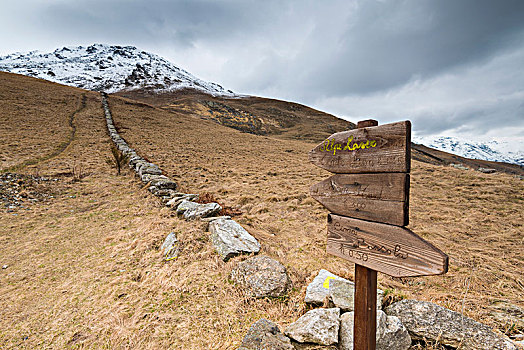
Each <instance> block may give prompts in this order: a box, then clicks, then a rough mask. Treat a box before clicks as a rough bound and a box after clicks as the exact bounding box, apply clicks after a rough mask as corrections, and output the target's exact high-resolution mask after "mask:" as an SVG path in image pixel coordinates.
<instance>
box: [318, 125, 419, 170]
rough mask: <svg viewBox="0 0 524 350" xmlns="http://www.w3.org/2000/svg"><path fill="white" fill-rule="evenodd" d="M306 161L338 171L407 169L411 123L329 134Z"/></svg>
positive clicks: (408, 166)
mask: <svg viewBox="0 0 524 350" xmlns="http://www.w3.org/2000/svg"><path fill="white" fill-rule="evenodd" d="M309 160H310V161H311V162H312V163H313V164H315V165H316V166H319V167H321V168H323V169H326V170H327V171H330V172H332V173H338V174H340V173H342V174H358V173H377V172H378V173H388V172H409V171H410V167H411V122H410V121H408V120H406V121H403V122H398V123H391V124H384V125H381V126H372V127H365V128H361V129H354V130H349V131H343V132H339V133H336V134H333V135H331V136H330V137H328V138H327V139H326V140H324V141H323V142H322V143H321V144H319V145H318V146H316V147H315V148H314V149H312V150H311V151H310V152H309Z"/></svg>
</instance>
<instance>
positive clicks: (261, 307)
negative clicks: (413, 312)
mask: <svg viewBox="0 0 524 350" xmlns="http://www.w3.org/2000/svg"><path fill="white" fill-rule="evenodd" d="M0 79H1V83H0V94H3V95H2V96H4V95H9V90H8V89H7V88H5V87H6V86H8V84H7V83H4V79H15V81H16V85H18V86H21V87H23V86H26V85H27V89H29V90H30V86H31V85H32V84H42V89H41V90H35V92H34V94H27V95H26V96H25V97H22V96H21V97H20V98H19V104H20V108H27V109H28V110H38V108H39V107H38V106H40V104H41V101H43V100H45V99H46V98H48V97H47V96H55V97H56V98H65V97H64V96H70V101H72V102H70V103H69V107H68V108H69V109H68V113H64V117H62V119H63V120H64V121H65V122H67V120H68V119H67V118H68V116H70V115H71V113H72V112H74V111H75V110H78V108H79V106H81V102H82V96H84V95H85V96H86V97H85V107H84V108H82V109H81V110H79V111H78V112H77V113H76V114H75V117H74V125H75V126H76V131H75V134H74V137H73V138H72V140H71V142H70V144H69V145H68V146H67V147H66V148H65V149H64V150H62V151H61V152H60V153H58V154H56V155H53V152H55V151H56V149H57V147H56V145H60V144H61V143H62V142H64V141H67V140H68V128H67V127H65V128H64V132H62V133H51V132H49V134H47V133H46V134H45V135H46V136H45V137H47V140H48V141H47V142H48V143H52V144H53V145H55V147H49V149H48V150H47V151H45V152H44V151H42V152H41V153H36V154H34V155H33V158H32V157H31V154H29V155H28V156H26V157H25V158H23V159H24V161H31V162H30V163H32V164H28V165H26V166H19V167H18V169H17V171H18V172H21V173H27V174H36V173H38V174H40V175H46V176H49V177H52V178H57V179H58V181H55V182H52V184H51V185H50V187H49V188H47V189H46V191H49V193H52V194H53V196H54V198H50V199H49V200H47V201H45V202H43V201H39V202H35V203H33V204H27V205H26V207H27V209H28V210H26V209H13V210H10V211H8V210H5V209H2V210H0V222H2V225H0V247H1V248H0V265H8V267H7V268H6V269H2V270H0V295H2V298H0V320H1V321H0V348H2V349H4V348H8V349H10V348H13V349H14V348H22V349H23V348H26V349H33V348H43V349H45V348H49V349H51V348H53V349H55V348H89V349H99V348H116V349H119V348H121V349H151V348H170V349H236V348H237V347H238V345H239V344H240V341H241V339H242V337H243V335H244V334H245V333H246V331H247V329H248V328H249V326H250V324H251V323H252V322H254V321H256V320H258V319H259V318H261V317H265V318H268V319H270V320H272V321H275V322H277V323H279V324H280V325H281V326H282V327H285V326H286V325H287V324H289V323H291V322H293V321H295V320H296V319H297V317H298V316H300V315H301V314H303V313H304V311H305V310H306V307H305V305H304V303H303V298H304V294H305V288H306V286H307V283H308V282H309V281H311V279H312V277H313V275H314V274H315V273H316V272H317V271H318V270H319V269H320V268H325V269H328V270H330V271H332V272H334V273H336V274H338V275H341V276H343V277H347V278H350V279H351V278H352V276H353V269H354V268H353V265H352V264H351V263H348V262H346V261H343V260H341V259H338V258H336V257H333V256H329V255H327V254H326V253H325V241H326V215H327V210H325V209H324V208H322V207H321V206H320V205H319V204H318V203H317V202H316V201H314V200H313V199H312V198H311V197H309V195H308V188H309V186H310V185H311V184H313V183H316V182H318V181H320V180H322V179H324V178H325V177H327V176H328V175H329V174H328V173H327V172H325V171H323V170H321V169H318V168H316V167H314V166H313V165H311V164H309V162H308V160H307V152H308V151H309V150H310V149H311V148H312V147H313V146H314V145H315V144H314V143H312V142H307V141H301V140H293V139H282V138H274V137H269V136H257V135H252V134H247V133H242V132H240V131H237V130H233V129H231V128H227V127H224V126H220V125H218V124H217V123H215V122H213V121H205V120H204V121H203V120H201V119H199V118H196V117H194V116H192V115H191V113H186V112H184V111H172V110H170V111H168V110H164V109H162V108H156V107H152V106H150V105H147V104H144V103H143V102H136V101H131V100H128V99H123V98H120V97H110V98H109V104H110V107H111V109H112V112H113V118H114V120H115V123H116V125H117V127H118V128H119V131H120V132H121V135H122V137H124V138H125V139H126V141H127V142H128V143H129V144H130V145H131V146H132V147H134V148H135V149H136V150H137V151H138V152H139V153H140V154H141V155H143V156H145V157H147V158H148V159H149V160H150V161H152V162H154V163H156V164H158V165H160V166H161V167H162V168H163V169H164V170H165V171H166V172H167V174H168V176H170V177H172V178H174V179H176V180H177V181H178V182H179V183H180V185H181V187H182V188H181V189H182V190H183V191H186V192H191V193H192V192H197V193H205V192H208V193H211V194H212V195H213V196H215V197H216V198H217V199H218V200H219V201H220V202H221V203H223V204H225V205H228V206H231V207H233V208H237V209H239V210H240V211H241V212H242V214H241V215H238V216H237V217H236V218H235V219H236V220H237V221H238V222H240V223H241V224H242V225H243V226H245V227H246V228H247V229H248V231H249V232H250V233H252V234H253V235H254V236H255V237H256V238H257V239H258V240H259V241H260V242H261V244H262V251H261V254H265V255H269V256H271V257H273V258H276V259H278V260H280V261H281V262H282V263H283V264H284V265H285V266H286V267H287V268H288V271H289V273H290V276H291V279H292V281H293V285H294V289H293V291H292V292H291V293H290V295H289V297H288V298H283V299H275V300H269V299H263V300H257V299H253V298H251V297H249V296H247V295H246V294H244V292H243V291H242V290H241V289H239V288H237V287H236V286H235V285H234V284H232V283H231V281H230V279H229V277H228V274H229V272H230V271H231V269H232V268H233V266H234V265H235V264H236V263H237V262H238V261H240V260H242V259H244V258H245V257H239V258H235V259H233V260H232V261H230V262H228V263H224V262H223V261H222V260H221V259H220V258H219V257H218V255H217V254H216V253H215V252H214V249H213V248H212V246H211V244H210V242H209V240H208V233H207V232H206V229H205V225H204V224H201V223H198V222H197V223H194V222H192V223H187V222H185V221H182V220H179V219H177V218H176V217H174V216H173V213H172V211H170V210H169V209H167V208H165V207H163V206H162V204H161V203H160V202H159V201H158V200H157V199H155V198H153V196H151V195H150V194H149V193H148V192H147V190H145V189H144V188H143V186H142V184H141V183H140V182H139V181H138V180H137V179H135V178H134V176H133V175H131V173H130V172H129V173H127V174H126V176H116V170H115V169H113V168H111V167H110V166H109V165H108V164H107V163H106V161H105V159H107V158H110V157H111V153H110V142H109V138H108V136H107V134H106V131H105V120H104V118H103V112H102V108H101V103H100V98H99V96H98V95H97V94H95V93H91V92H87V91H82V90H78V89H73V88H66V87H61V86H58V85H56V84H50V83H45V82H42V81H39V80H35V79H31V78H26V77H17V76H13V75H0ZM6 90H8V91H6ZM39 91H41V92H39ZM18 94H19V93H18V92H17V93H16V95H17V96H18ZM12 98H14V97H12ZM5 110H6V111H11V110H14V109H9V108H7V107H6V109H5ZM57 110H59V109H56V110H55V111H57ZM18 115H19V114H18V113H15V112H7V113H6V112H5V111H4V110H2V116H3V118H5V120H6V122H5V123H6V124H7V125H14V124H15V123H16V121H17V118H18ZM25 116H26V117H25V118H26V120H27V122H28V123H29V124H32V123H35V125H37V123H39V121H40V119H41V118H42V115H41V114H39V113H36V112H35V113H29V112H28V113H26V114H25ZM66 125H67V123H66ZM5 142H6V143H8V144H15V143H16V144H19V145H21V146H23V147H25V149H32V148H35V149H36V145H38V144H39V143H40V142H41V141H40V140H39V139H33V138H31V137H28V136H27V135H25V134H24V135H22V134H21V133H15V132H12V133H10V134H8V140H7V141H5ZM2 151H4V152H5V149H4V146H2ZM50 155H52V156H50ZM11 164H14V163H9V164H3V165H2V169H6V168H7V167H8V166H10V165H11ZM73 165H74V166H73ZM522 193H524V184H523V182H522V181H520V180H518V179H517V178H515V177H513V176H510V175H506V174H489V175H488V174H482V173H479V172H475V171H461V170H458V169H454V168H444V167H440V166H435V165H431V164H425V163H421V162H418V161H413V170H412V180H411V194H410V197H411V214H410V218H411V225H410V228H412V229H413V230H414V231H415V232H416V233H418V234H419V235H421V236H422V237H424V238H425V239H426V240H428V241H430V242H431V243H433V244H435V245H436V246H437V247H439V248H440V249H442V250H443V251H444V252H446V253H448V254H449V256H450V271H449V273H448V274H446V275H443V276H433V277H420V278H403V279H396V278H390V277H388V276H385V275H382V274H379V287H380V288H382V289H390V290H391V291H392V295H393V296H394V297H395V298H400V297H409V298H416V299H419V300H429V301H433V302H436V303H438V304H440V305H443V306H445V307H448V308H451V309H453V310H457V311H463V312H464V313H465V314H466V315H468V316H470V317H473V318H474V319H476V320H479V321H481V322H484V323H487V324H489V325H491V326H493V327H495V328H497V329H499V330H500V331H501V332H509V330H508V329H507V325H504V324H500V323H497V321H496V320H495V319H494V318H492V316H490V314H489V311H490V307H491V306H492V305H493V304H494V303H495V302H496V301H499V300H505V301H509V302H511V303H513V304H516V305H519V306H521V307H524V303H523V300H524V287H523V286H524V279H523V277H522V273H521V272H522V271H523V270H524V260H523V255H522V249H520V246H521V245H522V239H523V233H522V232H523V228H522V223H523V222H524V213H523V211H522V207H523V204H524V198H523V196H522ZM171 231H176V232H177V234H178V237H179V240H180V243H181V254H180V257H179V258H178V259H177V260H174V261H171V262H168V263H165V262H163V261H162V257H161V253H160V251H159V247H160V245H161V243H162V241H163V239H164V237H165V236H166V235H167V234H168V233H169V232H171ZM429 348H432V347H431V346H428V349H429Z"/></svg>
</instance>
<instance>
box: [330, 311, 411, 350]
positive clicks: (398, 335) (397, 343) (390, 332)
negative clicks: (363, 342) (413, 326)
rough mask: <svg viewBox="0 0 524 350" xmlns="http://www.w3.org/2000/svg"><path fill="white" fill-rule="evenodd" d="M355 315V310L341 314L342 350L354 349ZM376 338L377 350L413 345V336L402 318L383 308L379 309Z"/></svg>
mask: <svg viewBox="0 0 524 350" xmlns="http://www.w3.org/2000/svg"><path fill="white" fill-rule="evenodd" d="M354 316H355V313H354V312H346V313H344V314H342V316H340V344H339V349H340V350H353V327H354ZM376 340H377V350H391V349H395V350H407V349H409V347H410V346H411V337H410V336H409V333H408V331H407V329H406V327H404V326H403V325H402V322H400V319H399V318H398V317H395V316H387V315H386V314H385V313H384V311H382V310H377V333H376Z"/></svg>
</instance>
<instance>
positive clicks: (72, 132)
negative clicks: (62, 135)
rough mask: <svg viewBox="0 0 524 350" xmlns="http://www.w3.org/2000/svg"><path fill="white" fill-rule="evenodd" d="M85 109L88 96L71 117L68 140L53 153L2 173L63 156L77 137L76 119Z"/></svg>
mask: <svg viewBox="0 0 524 350" xmlns="http://www.w3.org/2000/svg"><path fill="white" fill-rule="evenodd" d="M85 108H86V94H83V95H82V98H81V100H80V106H79V107H78V108H77V109H76V110H75V111H74V112H73V113H72V114H71V116H70V117H69V121H68V124H69V128H70V131H69V135H68V137H67V140H65V141H63V142H62V143H60V144H59V145H58V147H57V148H56V149H55V150H54V151H53V152H51V153H50V154H48V155H45V156H42V157H39V158H34V159H29V160H26V161H24V162H22V163H20V164H16V165H14V166H11V167H9V168H6V169H3V170H2V172H18V171H21V170H22V169H24V168H25V167H28V166H35V165H38V164H39V163H42V162H45V161H48V160H50V159H53V158H56V157H58V156H59V155H60V154H62V153H63V152H64V151H65V150H66V149H67V147H69V145H71V142H73V140H74V138H75V135H76V125H75V118H76V116H77V115H78V113H80V112H82V111H83V110H84V109H85Z"/></svg>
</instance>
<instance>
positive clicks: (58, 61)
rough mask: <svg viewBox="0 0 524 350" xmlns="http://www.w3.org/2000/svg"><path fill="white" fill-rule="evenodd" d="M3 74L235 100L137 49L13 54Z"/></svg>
mask: <svg viewBox="0 0 524 350" xmlns="http://www.w3.org/2000/svg"><path fill="white" fill-rule="evenodd" d="M0 71H4V72H10V73H17V74H23V75H27V76H31V77H35V78H40V79H45V80H50V81H53V82H56V83H61V84H64V85H70V86H76V87H79V88H83V89H87V90H95V91H104V92H107V93H114V92H117V91H124V90H135V89H151V90H154V91H159V92H167V91H175V90H180V89H184V88H189V89H195V90H198V91H202V92H205V93H207V94H210V95H213V96H236V95H235V93H234V92H233V91H231V90H226V89H224V88H223V87H222V86H220V85H218V84H216V83H211V82H207V81H204V80H201V79H198V78H197V77H195V76H193V75H192V74H191V73H189V72H187V71H185V70H183V69H181V68H179V67H177V66H176V65H174V64H173V63H171V62H169V61H167V60H166V59H164V58H162V57H160V56H158V55H155V54H152V53H148V52H145V51H142V50H139V49H137V48H136V47H134V46H116V45H104V44H93V45H91V46H87V47H86V46H77V47H63V48H61V49H56V50H55V51H53V52H49V53H42V52H39V51H31V52H29V53H14V54H10V55H7V56H2V57H0Z"/></svg>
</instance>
